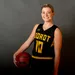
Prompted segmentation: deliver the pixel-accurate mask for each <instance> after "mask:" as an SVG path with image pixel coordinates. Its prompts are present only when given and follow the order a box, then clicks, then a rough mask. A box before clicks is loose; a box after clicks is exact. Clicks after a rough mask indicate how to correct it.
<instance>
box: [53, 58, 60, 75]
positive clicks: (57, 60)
mask: <svg viewBox="0 0 75 75" xmlns="http://www.w3.org/2000/svg"><path fill="white" fill-rule="evenodd" d="M59 63H60V57H55V60H54V75H58V70H59Z"/></svg>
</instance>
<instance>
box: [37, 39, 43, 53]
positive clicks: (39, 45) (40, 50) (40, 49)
mask: <svg viewBox="0 0 75 75" xmlns="http://www.w3.org/2000/svg"><path fill="white" fill-rule="evenodd" d="M42 48H43V42H41V41H38V40H36V52H38V53H42Z"/></svg>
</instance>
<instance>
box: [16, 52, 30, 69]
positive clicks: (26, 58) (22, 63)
mask: <svg viewBox="0 0 75 75" xmlns="http://www.w3.org/2000/svg"><path fill="white" fill-rule="evenodd" d="M30 58H31V55H30V54H29V53H27V52H22V53H20V54H18V55H17V56H16V65H17V66H18V67H19V68H27V67H29V65H30Z"/></svg>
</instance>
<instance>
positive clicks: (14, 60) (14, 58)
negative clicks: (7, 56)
mask: <svg viewBox="0 0 75 75" xmlns="http://www.w3.org/2000/svg"><path fill="white" fill-rule="evenodd" d="M16 56H17V55H16V54H14V55H13V62H14V64H15V66H16V67H18V66H17V65H16V62H17V61H16Z"/></svg>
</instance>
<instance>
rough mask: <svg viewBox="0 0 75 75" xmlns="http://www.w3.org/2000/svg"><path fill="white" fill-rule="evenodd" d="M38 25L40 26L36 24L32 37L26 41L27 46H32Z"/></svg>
mask: <svg viewBox="0 0 75 75" xmlns="http://www.w3.org/2000/svg"><path fill="white" fill-rule="evenodd" d="M38 25H39V24H36V25H35V26H34V27H33V29H32V32H31V34H30V36H29V37H28V39H27V40H26V44H27V45H30V44H31V42H32V41H33V40H34V37H35V32H36V28H37V26H38Z"/></svg>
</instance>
